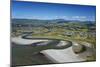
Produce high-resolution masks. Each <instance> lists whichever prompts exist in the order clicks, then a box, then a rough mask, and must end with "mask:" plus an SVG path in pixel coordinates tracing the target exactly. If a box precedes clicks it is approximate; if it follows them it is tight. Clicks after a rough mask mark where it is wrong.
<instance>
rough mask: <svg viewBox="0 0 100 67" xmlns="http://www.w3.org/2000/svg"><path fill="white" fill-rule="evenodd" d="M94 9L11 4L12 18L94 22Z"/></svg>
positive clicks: (43, 4)
mask: <svg viewBox="0 0 100 67" xmlns="http://www.w3.org/2000/svg"><path fill="white" fill-rule="evenodd" d="M95 15H96V7H95V6H85V5H84V6H82V5H70V4H54V3H52V4H51V3H41V2H40V3H39V2H23V1H13V2H12V18H20V19H23V18H24V19H41V20H52V19H65V20H79V21H95Z"/></svg>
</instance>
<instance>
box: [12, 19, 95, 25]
mask: <svg viewBox="0 0 100 67" xmlns="http://www.w3.org/2000/svg"><path fill="white" fill-rule="evenodd" d="M12 23H14V24H48V23H57V24H59V23H60V24H61V23H82V24H86V25H92V24H95V21H79V20H65V19H53V20H40V19H12Z"/></svg>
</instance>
